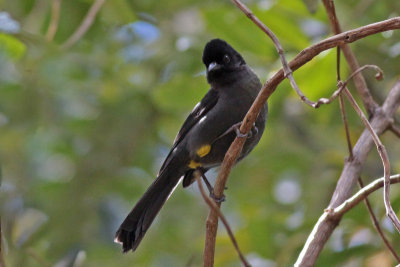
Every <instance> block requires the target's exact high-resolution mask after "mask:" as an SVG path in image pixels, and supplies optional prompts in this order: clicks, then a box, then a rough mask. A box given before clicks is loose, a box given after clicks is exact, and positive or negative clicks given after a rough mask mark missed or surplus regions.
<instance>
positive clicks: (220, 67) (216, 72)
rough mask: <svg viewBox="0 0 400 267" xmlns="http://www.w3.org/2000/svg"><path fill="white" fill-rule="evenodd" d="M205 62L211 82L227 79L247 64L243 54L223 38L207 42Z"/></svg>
mask: <svg viewBox="0 0 400 267" xmlns="http://www.w3.org/2000/svg"><path fill="white" fill-rule="evenodd" d="M203 63H204V65H205V66H206V70H207V80H208V82H209V83H213V82H215V81H217V80H219V79H222V80H225V79H227V78H229V76H231V75H234V72H235V71H238V70H240V69H241V68H242V66H244V65H246V62H245V61H244V59H243V58H242V56H241V55H240V54H239V53H238V52H237V51H236V50H235V49H233V48H232V47H231V46H230V45H229V44H228V43H227V42H225V41H223V40H221V39H213V40H211V41H209V42H208V43H207V44H206V46H205V48H204V52H203Z"/></svg>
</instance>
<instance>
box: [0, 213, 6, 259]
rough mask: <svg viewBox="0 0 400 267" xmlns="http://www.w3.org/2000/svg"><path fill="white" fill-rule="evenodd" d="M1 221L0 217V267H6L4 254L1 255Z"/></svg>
mask: <svg viewBox="0 0 400 267" xmlns="http://www.w3.org/2000/svg"><path fill="white" fill-rule="evenodd" d="M2 222H3V221H2V220H1V217H0V267H6V262H5V260H4V253H3V232H2V231H3V230H2V228H1V224H2Z"/></svg>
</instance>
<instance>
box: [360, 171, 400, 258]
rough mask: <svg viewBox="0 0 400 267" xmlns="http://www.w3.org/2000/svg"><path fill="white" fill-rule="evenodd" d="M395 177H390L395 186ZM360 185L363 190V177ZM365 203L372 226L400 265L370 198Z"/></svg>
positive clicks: (366, 198)
mask: <svg viewBox="0 0 400 267" xmlns="http://www.w3.org/2000/svg"><path fill="white" fill-rule="evenodd" d="M394 177H395V176H392V177H390V183H391V184H393V183H394V182H392V178H394ZM357 180H358V185H359V186H360V189H363V187H364V184H363V182H362V180H361V177H358V179H357ZM364 203H365V206H366V207H367V210H368V213H369V216H370V217H371V220H372V224H373V225H374V227H375V229H376V231H377V232H378V234H379V236H380V237H381V238H382V241H383V243H384V244H385V246H386V247H387V248H388V249H389V251H390V252H391V253H392V255H393V257H394V258H395V259H396V260H397V263H400V257H399V255H398V254H397V252H396V250H394V248H393V247H392V245H391V244H390V242H389V240H388V239H387V238H386V236H385V234H384V233H383V231H382V228H381V226H380V224H379V221H378V219H377V218H376V216H375V213H374V211H373V210H372V207H371V203H370V202H369V200H368V197H365V199H364Z"/></svg>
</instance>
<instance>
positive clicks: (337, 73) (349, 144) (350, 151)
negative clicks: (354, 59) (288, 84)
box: [336, 46, 353, 161]
mask: <svg viewBox="0 0 400 267" xmlns="http://www.w3.org/2000/svg"><path fill="white" fill-rule="evenodd" d="M340 51H341V50H340V46H338V47H336V80H337V82H338V83H339V81H341V80H342V78H341V77H340ZM339 108H340V114H341V116H342V120H343V124H344V131H345V134H346V141H347V149H348V150H349V160H350V161H351V160H353V146H352V144H351V138H350V130H349V123H348V121H347V115H346V109H345V107H344V102H343V96H342V94H339Z"/></svg>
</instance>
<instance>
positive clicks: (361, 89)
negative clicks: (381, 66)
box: [323, 0, 378, 115]
mask: <svg viewBox="0 0 400 267" xmlns="http://www.w3.org/2000/svg"><path fill="white" fill-rule="evenodd" d="M323 3H324V6H325V9H326V12H327V13H328V17H329V21H330V23H331V26H332V30H333V32H334V33H335V34H339V33H341V32H342V29H341V27H340V24H339V21H338V19H337V16H336V11H335V5H334V3H333V0H323ZM340 47H341V48H342V50H343V54H344V56H345V58H346V60H347V63H348V64H349V66H350V69H351V72H355V71H356V70H357V69H359V68H360V66H359V65H358V62H357V59H356V57H355V56H354V54H353V52H352V50H351V48H350V46H348V45H347V44H343V45H341V46H340ZM354 84H355V86H356V88H357V92H358V94H359V95H360V96H361V99H362V101H363V104H364V107H365V108H366V109H367V112H368V114H369V115H371V114H372V113H373V111H374V110H375V108H377V107H378V104H377V103H376V102H375V100H374V99H373V98H372V96H371V94H370V92H369V89H368V86H367V83H366V81H365V79H364V76H363V75H362V74H361V73H357V75H356V76H355V77H354Z"/></svg>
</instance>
